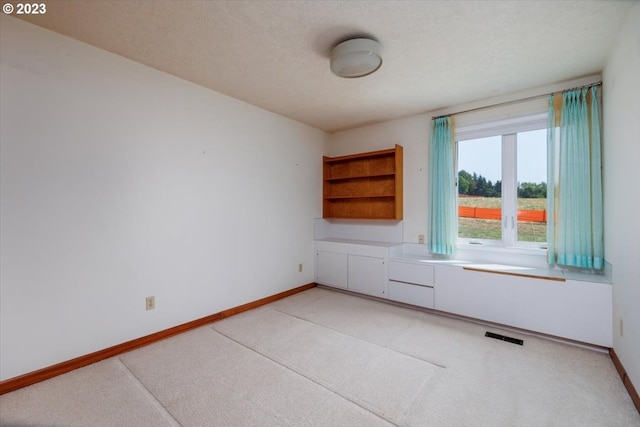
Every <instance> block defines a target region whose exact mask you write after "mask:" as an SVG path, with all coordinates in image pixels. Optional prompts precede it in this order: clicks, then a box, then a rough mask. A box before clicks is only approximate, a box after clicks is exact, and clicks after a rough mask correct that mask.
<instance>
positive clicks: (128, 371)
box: [114, 357, 184, 427]
mask: <svg viewBox="0 0 640 427" xmlns="http://www.w3.org/2000/svg"><path fill="white" fill-rule="evenodd" d="M114 361H115V362H116V364H117V365H118V366H120V367H121V368H122V369H123V370H124V372H125V374H126V375H127V376H128V377H129V378H130V379H131V380H132V381H133V382H134V383H135V384H136V387H137V388H138V389H140V390H141V391H142V392H143V393H145V394H146V396H147V399H148V400H149V403H151V404H152V405H153V407H154V408H156V409H157V410H158V412H159V413H160V414H161V415H162V417H163V418H165V419H166V420H167V421H168V422H169V424H170V425H171V426H172V427H184V426H183V425H182V424H181V423H180V422H179V421H178V420H176V419H175V418H174V416H173V415H171V412H169V410H168V409H167V408H166V407H165V406H164V405H163V404H162V402H160V400H158V398H157V397H156V396H155V394H153V393H152V392H151V390H149V389H148V388H147V386H145V385H144V383H143V382H142V381H141V380H140V378H138V377H137V376H136V374H134V373H133V371H132V370H131V369H129V367H128V366H127V365H126V364H125V363H124V361H123V360H122V359H120V358H119V357H118V358H115V359H114Z"/></svg>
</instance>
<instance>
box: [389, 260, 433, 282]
mask: <svg viewBox="0 0 640 427" xmlns="http://www.w3.org/2000/svg"><path fill="white" fill-rule="evenodd" d="M389 280H396V281H398V282H407V283H417V284H418V285H429V286H433V266H432V265H424V264H415V263H411V262H399V261H390V262H389Z"/></svg>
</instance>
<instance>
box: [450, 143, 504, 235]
mask: <svg viewBox="0 0 640 427" xmlns="http://www.w3.org/2000/svg"><path fill="white" fill-rule="evenodd" d="M501 151H502V137H501V136H491V137H488V138H478V139H468V140H464V141H458V206H459V207H458V237H461V238H469V239H489V240H501V239H502V223H501V221H500V219H501V218H502V214H501V212H502V198H501V196H502V166H501V163H502V153H501Z"/></svg>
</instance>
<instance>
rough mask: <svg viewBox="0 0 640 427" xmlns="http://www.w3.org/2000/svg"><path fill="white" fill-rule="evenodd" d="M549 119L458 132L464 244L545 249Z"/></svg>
mask: <svg viewBox="0 0 640 427" xmlns="http://www.w3.org/2000/svg"><path fill="white" fill-rule="evenodd" d="M546 120H547V115H546V114H545V113H543V114H537V115H532V116H526V117H521V118H517V119H509V120H503V121H499V122H492V123H486V124H482V125H475V126H466V127H461V128H459V129H457V130H456V141H457V147H456V149H457V150H456V154H457V165H458V170H457V176H458V182H457V185H458V243H459V244H475V245H487V246H508V247H513V246H523V247H537V248H541V249H544V248H545V247H546V239H547V231H546V229H547V227H546V200H547V199H546V181H547V133H546V132H547V122H546Z"/></svg>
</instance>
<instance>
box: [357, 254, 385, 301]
mask: <svg viewBox="0 0 640 427" xmlns="http://www.w3.org/2000/svg"><path fill="white" fill-rule="evenodd" d="M384 284H385V274H384V259H383V258H375V257H368V256H361V255H349V290H352V291H354V292H362V293H365V294H369V295H375V296H378V297H382V296H384V295H385V292H384Z"/></svg>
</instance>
